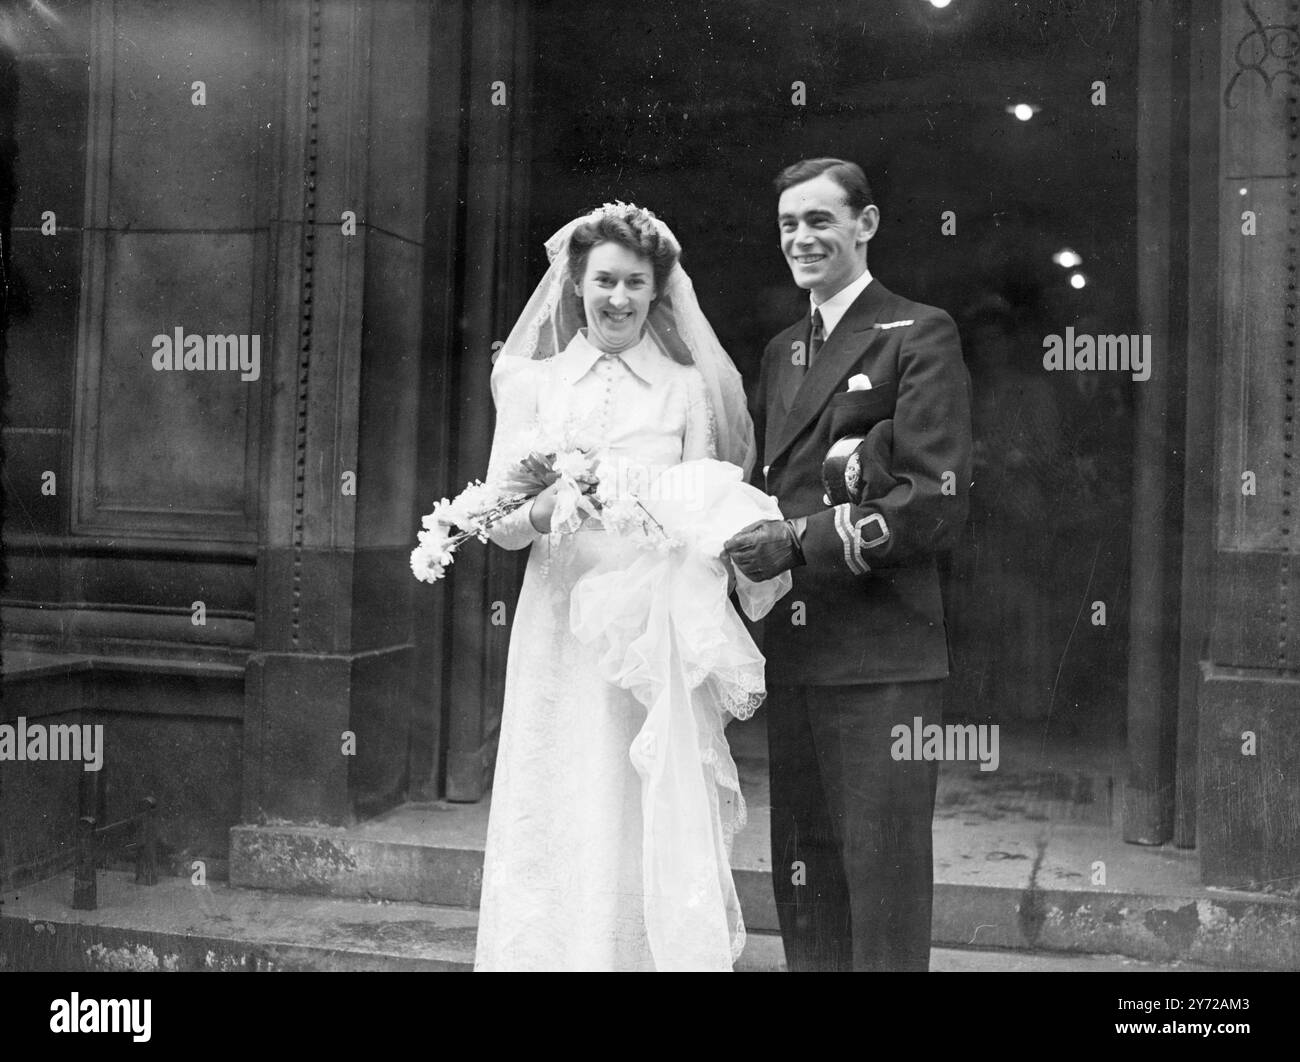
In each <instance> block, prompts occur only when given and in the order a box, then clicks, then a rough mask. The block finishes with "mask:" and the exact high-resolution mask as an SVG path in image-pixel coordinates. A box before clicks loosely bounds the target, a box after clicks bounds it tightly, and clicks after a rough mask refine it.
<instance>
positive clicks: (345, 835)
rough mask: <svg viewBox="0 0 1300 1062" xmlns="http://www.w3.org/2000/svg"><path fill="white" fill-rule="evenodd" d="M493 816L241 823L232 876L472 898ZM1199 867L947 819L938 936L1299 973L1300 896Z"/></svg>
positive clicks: (313, 889) (752, 868)
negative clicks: (1244, 887)
mask: <svg viewBox="0 0 1300 1062" xmlns="http://www.w3.org/2000/svg"><path fill="white" fill-rule="evenodd" d="M487 812H488V809H487V805H486V802H484V803H481V804H477V805H447V804H419V805H416V804H408V805H405V806H404V807H402V808H398V809H395V810H394V811H393V812H391V813H389V814H388V815H386V816H382V817H381V818H380V819H377V820H372V821H371V822H368V823H364V824H362V825H360V826H357V827H354V828H351V829H342V828H338V829H332V828H322V827H303V826H265V827H254V826H238V827H236V828H235V829H233V830H232V831H231V863H230V880H231V884H232V885H236V886H241V887H248V888H257V889H270V890H275V891H277V892H282V893H288V894H298V895H319V896H332V897H339V898H344V897H367V898H371V899H386V900H395V901H403V902H416V903H423V904H434V905H450V906H456V907H462V908H470V907H474V906H475V905H477V903H478V891H479V888H480V886H481V883H482V861H483V839H484V837H485V836H486V822H487ZM756 818H758V819H759V820H760V821H756V822H752V823H751V827H750V830H748V831H746V833H749V834H750V837H749V840H748V841H747V842H746V844H745V845H740V844H739V843H738V845H737V851H736V869H735V877H736V886H737V890H738V891H739V893H740V900H741V905H742V908H743V910H744V912H745V924H746V926H748V927H749V928H750V929H751V930H752V931H754V932H756V933H762V932H768V933H775V932H776V931H777V929H778V925H777V918H776V906H775V903H774V901H773V899H772V886H771V876H770V875H771V871H770V869H769V865H768V855H767V850H766V844H765V841H766V834H767V822H766V815H765V814H762V813H760V814H759V815H758V816H756ZM751 831H753V832H752V833H751ZM742 836H744V835H742ZM1097 863H1102V864H1104V865H1105V867H1106V872H1107V874H1108V878H1107V880H1108V881H1109V882H1110V884H1109V886H1101V885H1097V886H1094V885H1092V884H1091V883H1090V882H1091V880H1092V878H1091V877H1090V876H1089V871H1090V868H1091V867H1093V866H1094V865H1095V864H1097ZM1196 871H1197V863H1196V859H1195V855H1194V854H1193V853H1190V852H1185V851H1180V850H1166V849H1143V848H1136V847H1134V846H1132V845H1125V844H1123V842H1122V841H1120V840H1118V839H1116V838H1115V837H1114V836H1113V835H1112V834H1111V832H1110V831H1109V830H1107V829H1105V828H1101V827H1090V826H1055V827H1050V828H1045V827H1043V826H1042V825H1041V824H1035V823H1008V822H995V823H991V824H988V825H986V826H982V827H976V826H972V825H967V824H964V823H958V822H955V821H953V822H938V821H937V822H936V824H935V874H936V882H935V905H934V922H933V937H932V939H933V941H934V943H935V944H936V945H948V946H957V947H992V948H1014V949H1021V950H1038V949H1047V950H1053V951H1062V952H1073V953H1088V954H1114V955H1122V956H1128V957H1130V958H1133V959H1139V960H1145V961H1156V962H1165V961H1173V960H1180V961H1194V962H1198V963H1203V964H1206V965H1211V966H1218V967H1226V968H1232V969H1242V968H1259V969H1281V970H1294V969H1300V905H1298V904H1297V903H1296V902H1295V901H1294V900H1291V899H1289V898H1284V897H1278V896H1271V895H1264V894H1256V893H1240V892H1225V891H1219V890H1214V889H1207V888H1205V887H1202V886H1200V885H1199V884H1197V882H1196Z"/></svg>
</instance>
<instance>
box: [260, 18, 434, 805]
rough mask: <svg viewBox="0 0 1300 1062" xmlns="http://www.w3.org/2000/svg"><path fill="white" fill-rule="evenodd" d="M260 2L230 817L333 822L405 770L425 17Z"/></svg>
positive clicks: (387, 797)
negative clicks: (258, 461) (246, 624)
mask: <svg viewBox="0 0 1300 1062" xmlns="http://www.w3.org/2000/svg"><path fill="white" fill-rule="evenodd" d="M274 11H275V17H276V20H277V25H276V26H275V28H274V32H275V39H276V40H277V41H278V42H279V48H280V51H279V55H278V57H277V62H275V63H274V64H273V70H274V82H275V84H274V86H273V89H274V90H275V91H278V92H279V93H280V94H281V97H282V103H283V106H282V108H281V116H282V117H281V120H280V122H279V128H278V129H276V130H274V132H275V146H274V150H273V151H271V152H270V153H269V157H268V159H267V162H266V170H265V183H264V187H266V188H268V189H270V190H272V194H273V196H274V221H273V225H272V245H273V252H272V269H271V276H270V278H269V284H270V286H271V288H272V290H273V305H274V326H273V335H272V350H273V356H272V357H271V359H270V366H269V375H270V380H269V383H270V386H269V388H268V389H267V391H268V398H267V401H266V403H265V406H264V411H263V424H262V438H263V443H264V445H263V447H262V454H263V460H262V467H261V500H262V525H261V529H260V536H259V550H258V572H259V578H258V590H257V648H256V651H255V652H254V653H253V655H252V657H251V658H250V661H249V667H248V682H247V725H246V728H245V764H246V769H245V783H244V801H243V813H244V818H245V819H246V820H249V821H258V820H265V819H268V818H275V819H288V820H292V821H298V822H310V821H320V822H326V823H335V824H341V823H347V822H349V821H350V820H351V819H352V818H353V816H355V815H365V814H367V813H370V812H373V811H375V810H377V809H379V808H381V807H383V806H385V805H387V804H391V803H393V802H395V801H396V800H398V799H400V797H401V796H402V795H403V791H404V786H405V783H406V765H407V748H408V739H409V734H410V724H411V715H412V693H413V691H412V674H413V664H414V648H413V644H412V643H413V632H412V595H413V593H414V591H415V589H416V584H415V582H414V580H413V579H411V577H410V574H409V568H408V567H407V561H406V555H407V553H409V550H410V548H411V542H412V539H413V534H414V531H413V528H414V515H415V512H416V510H417V508H418V505H417V500H416V497H415V483H416V450H417V446H416V438H417V420H418V417H417V414H418V394H419V368H420V359H421V315H422V300H423V296H424V292H423V290H422V274H423V262H424V256H425V249H424V206H425V187H424V173H425V159H426V155H427V145H426V142H425V141H426V124H427V111H428V102H429V101H428V57H429V40H430V29H431V27H430V19H431V17H432V14H433V10H432V9H431V8H430V7H429V5H427V4H425V3H423V2H420V0H385V2H384V3H382V4H372V3H365V2H361V0H307V2H295V3H286V4H282V5H277V6H276V7H275V8H274ZM353 221H355V228H353Z"/></svg>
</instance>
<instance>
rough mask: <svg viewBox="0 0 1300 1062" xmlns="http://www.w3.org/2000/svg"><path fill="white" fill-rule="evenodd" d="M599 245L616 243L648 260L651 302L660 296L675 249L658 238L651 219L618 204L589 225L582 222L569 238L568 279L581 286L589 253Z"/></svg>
mask: <svg viewBox="0 0 1300 1062" xmlns="http://www.w3.org/2000/svg"><path fill="white" fill-rule="evenodd" d="M602 243H616V244H618V245H619V246H621V247H626V248H627V249H628V250H629V251H631V252H632V253H633V254H635V255H639V256H640V257H642V258H648V259H650V265H651V267H652V268H653V269H654V281H655V298H656V299H658V298H660V297H662V296H663V293H664V289H665V288H667V286H668V274H669V273H671V272H672V270H673V266H674V265H676V264H677V249H676V248H675V247H673V245H672V244H671V243H669V242H668V241H667V240H665V239H664V238H663V237H662V236H660V235H659V229H658V227H657V226H656V225H655V216H654V214H652V213H651V212H650V211H649V210H643V209H642V208H640V207H637V206H633V205H632V204H630V203H629V204H627V205H624V204H621V203H620V204H618V206H617V207H615V208H611V209H609V210H608V212H606V213H604V214H601V215H600V216H599V217H596V218H593V219H592V220H590V221H584V222H583V223H582V224H581V225H579V226H578V227H577V228H576V229H574V230H573V235H572V236H570V237H569V279H570V280H571V281H573V283H574V284H578V285H581V283H582V278H583V276H585V275H586V272H587V257H588V256H589V255H590V254H591V249H592V248H593V247H595V246H597V245H598V244H602Z"/></svg>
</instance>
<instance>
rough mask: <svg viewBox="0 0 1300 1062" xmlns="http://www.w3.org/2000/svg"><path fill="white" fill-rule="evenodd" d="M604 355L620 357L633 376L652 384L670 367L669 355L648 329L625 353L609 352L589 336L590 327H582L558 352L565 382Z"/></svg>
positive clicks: (577, 377)
mask: <svg viewBox="0 0 1300 1062" xmlns="http://www.w3.org/2000/svg"><path fill="white" fill-rule="evenodd" d="M604 357H610V358H617V359H619V360H620V361H622V362H623V364H624V365H626V366H627V367H628V369H629V370H630V371H631V373H632V375H633V376H636V377H637V378H638V379H640V380H642V381H643V382H645V383H647V384H652V385H653V384H655V383H658V382H659V380H660V379H662V377H663V373H664V370H665V369H666V368H667V367H668V366H667V365H666V364H665V362H666V361H667V360H668V358H667V355H666V354H664V353H663V351H661V350H660V349H659V344H657V343H656V342H655V341H654V339H653V338H652V337H651V335H650V331H649V329H646V330H645V331H644V332H642V333H641V338H640V339H639V340H638V341H637V342H636V344H635V345H633V346H631V347H628V349H627V350H625V351H623V352H622V353H620V354H606V353H605V352H604V351H603V350H601V349H599V348H598V347H596V346H594V345H593V344H592V342H591V341H590V340H589V339H588V338H587V330H586V329H585V328H580V329H578V331H577V332H575V333H574V336H573V338H572V339H571V340H569V345H568V346H567V347H565V348H564V350H562V351H561V352H560V353H559V354H557V355H556V363H557V368H559V369H560V371H561V374H562V375H563V377H564V380H565V382H566V383H570V384H573V383H577V382H578V381H579V380H581V379H582V378H583V377H584V376H586V375H587V373H589V372H591V370H592V368H593V367H594V366H595V365H596V363H597V362H598V361H600V359H601V358H604Z"/></svg>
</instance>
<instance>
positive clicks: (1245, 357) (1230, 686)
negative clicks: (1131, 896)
mask: <svg viewBox="0 0 1300 1062" xmlns="http://www.w3.org/2000/svg"><path fill="white" fill-rule="evenodd" d="M1220 11H1221V16H1220V22H1219V24H1218V27H1217V30H1218V36H1219V62H1218V74H1219V78H1218V93H1219V107H1220V114H1221V118H1220V127H1219V128H1220V136H1219V180H1218V189H1217V192H1218V202H1217V208H1218V209H1217V218H1218V243H1219V255H1218V263H1217V264H1218V273H1219V284H1218V291H1217V296H1218V298H1217V303H1218V323H1219V350H1218V364H1217V380H1216V390H1217V406H1218V423H1217V430H1216V447H1215V459H1216V461H1215V466H1214V477H1215V478H1214V500H1215V506H1216V513H1215V520H1214V527H1213V537H1214V544H1213V592H1214V608H1213V619H1212V626H1211V632H1210V639H1209V648H1208V654H1207V658H1206V659H1205V660H1204V661H1203V664H1202V681H1201V684H1200V688H1199V691H1198V693H1199V696H1198V706H1199V746H1200V756H1199V763H1198V775H1199V778H1198V787H1199V793H1200V799H1199V806H1198V827H1199V830H1198V834H1199V835H1198V843H1199V847H1200V851H1201V866H1202V876H1203V878H1204V880H1205V881H1206V882H1207V883H1209V884H1218V885H1233V886H1239V887H1250V886H1255V887H1258V886H1261V885H1264V884H1265V883H1270V882H1271V883H1274V884H1277V885H1281V886H1283V887H1290V886H1293V885H1294V883H1295V882H1296V880H1297V878H1298V877H1300V784H1297V781H1298V780H1300V453H1297V439H1296V423H1297V419H1300V401H1298V398H1300V395H1298V393H1297V385H1298V384H1300V374H1298V373H1297V366H1296V316H1297V306H1298V305H1300V303H1298V300H1297V293H1296V283H1297V280H1296V278H1297V266H1300V234H1298V232H1297V229H1298V227H1300V182H1298V180H1297V178H1298V173H1300V171H1298V169H1297V152H1298V151H1300V103H1298V102H1297V97H1300V68H1298V64H1297V59H1298V58H1300V3H1297V2H1296V0H1250V3H1249V4H1243V3H1241V2H1239V0H1223V3H1222V4H1221V6H1220Z"/></svg>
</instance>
